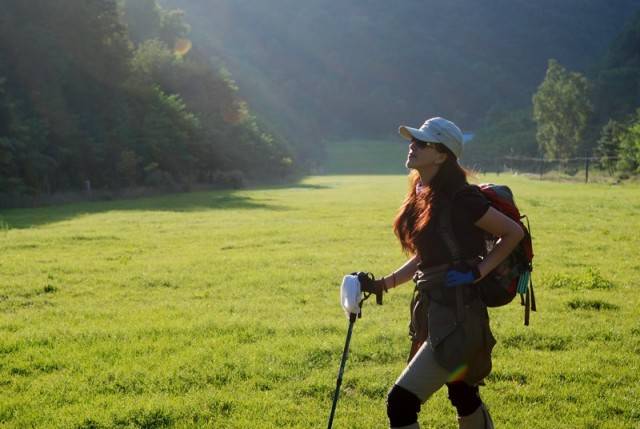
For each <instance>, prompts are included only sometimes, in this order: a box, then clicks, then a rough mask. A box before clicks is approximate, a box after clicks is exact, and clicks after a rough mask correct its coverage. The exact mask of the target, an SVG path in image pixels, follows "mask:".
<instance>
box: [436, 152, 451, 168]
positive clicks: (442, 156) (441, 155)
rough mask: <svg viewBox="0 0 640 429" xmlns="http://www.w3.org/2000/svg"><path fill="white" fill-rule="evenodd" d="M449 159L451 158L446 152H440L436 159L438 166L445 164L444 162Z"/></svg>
mask: <svg viewBox="0 0 640 429" xmlns="http://www.w3.org/2000/svg"><path fill="white" fill-rule="evenodd" d="M448 157H449V154H447V153H446V152H438V155H437V157H436V159H435V161H436V164H438V165H441V164H444V162H445V161H446V160H447V158H448Z"/></svg>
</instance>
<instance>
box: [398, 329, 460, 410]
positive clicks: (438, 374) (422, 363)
mask: <svg viewBox="0 0 640 429" xmlns="http://www.w3.org/2000/svg"><path fill="white" fill-rule="evenodd" d="M449 375H450V374H449V371H447V370H446V369H444V368H443V367H441V366H440V365H438V363H437V362H436V360H435V357H434V356H433V350H431V348H430V347H429V345H428V344H427V343H426V342H425V343H424V344H423V345H422V347H420V349H419V350H418V352H417V353H416V355H415V356H414V357H413V359H411V362H409V365H407V367H406V368H405V369H404V371H402V374H400V377H398V379H397V380H396V383H395V384H397V385H399V386H401V387H403V388H405V389H407V390H408V391H410V392H411V393H413V394H414V395H416V396H417V397H418V399H420V402H422V403H424V402H425V401H426V400H427V399H429V397H430V396H431V395H433V394H434V393H435V392H436V391H437V390H438V389H440V388H441V387H442V386H444V385H445V383H446V382H447V381H448V378H449Z"/></svg>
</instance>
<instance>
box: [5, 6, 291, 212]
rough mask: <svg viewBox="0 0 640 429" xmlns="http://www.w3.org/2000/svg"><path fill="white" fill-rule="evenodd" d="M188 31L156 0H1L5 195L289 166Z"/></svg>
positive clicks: (166, 182)
mask: <svg viewBox="0 0 640 429" xmlns="http://www.w3.org/2000/svg"><path fill="white" fill-rule="evenodd" d="M188 32H189V26H188V24H186V22H185V21H184V19H183V14H182V12H180V11H177V10H173V11H167V10H164V9H162V8H160V7H159V6H158V5H157V4H156V1H155V0H145V1H137V0H136V1H127V2H119V3H117V2H116V0H87V1H80V0H61V1H56V2H49V1H44V0H34V1H32V2H28V3H25V2H20V1H17V0H12V1H8V2H5V4H4V5H3V13H2V16H0V203H2V199H3V196H4V197H8V196H9V195H10V194H13V195H17V194H32V195H37V194H41V193H54V192H58V191H65V190H85V189H86V190H89V189H114V188H119V187H130V186H136V185H141V184H147V185H157V186H171V187H173V186H176V185H180V186H182V187H184V186H185V185H188V184H191V183H194V182H207V181H209V182H210V181H211V180H210V178H211V177H212V175H213V172H226V171H230V170H240V171H242V172H243V174H246V176H247V177H250V178H264V177H282V176H285V175H287V174H289V173H290V172H291V170H292V168H293V165H292V164H293V161H292V158H291V156H290V155H289V150H288V149H287V148H286V147H285V146H284V145H283V144H282V142H281V141H280V140H276V139H275V138H274V137H272V136H271V135H269V134H268V133H266V132H265V131H264V130H263V129H261V128H260V127H259V126H258V125H257V122H256V120H255V119H254V118H253V117H252V116H251V115H250V114H249V112H248V110H247V108H246V106H245V105H244V104H243V103H242V102H241V101H240V100H239V99H238V96H237V94H236V91H237V88H236V87H235V86H234V85H233V84H232V82H231V81H230V80H229V79H228V78H227V77H225V76H223V75H221V74H220V73H219V72H217V71H216V70H215V69H214V68H213V67H212V66H211V65H210V64H209V62H208V59H206V58H205V57H204V56H203V55H202V54H201V53H199V52H198V51H197V50H195V49H191V51H189V47H190V45H189V44H188V42H187V41H185V38H186V37H187V35H188ZM180 41H182V42H183V44H182V47H181V48H180V49H178V48H176V50H174V46H178V45H176V43H179V42H180ZM239 148H240V150H239ZM252 151H253V152H260V153H261V157H260V161H261V162H260V163H256V162H255V157H254V155H253V153H252ZM270 164H271V165H270ZM0 205H1V204H0Z"/></svg>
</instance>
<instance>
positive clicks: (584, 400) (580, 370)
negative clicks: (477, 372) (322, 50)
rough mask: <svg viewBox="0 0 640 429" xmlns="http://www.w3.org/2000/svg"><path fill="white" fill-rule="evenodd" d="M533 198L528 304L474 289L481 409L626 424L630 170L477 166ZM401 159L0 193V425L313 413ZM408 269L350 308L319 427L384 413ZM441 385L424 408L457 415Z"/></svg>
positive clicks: (269, 418)
mask: <svg viewBox="0 0 640 429" xmlns="http://www.w3.org/2000/svg"><path fill="white" fill-rule="evenodd" d="M479 179H480V180H481V181H499V182H501V183H506V184H508V185H510V186H511V187H512V189H513V190H514V192H515V194H516V195H517V197H518V203H519V205H520V206H521V209H522V210H523V211H524V212H525V213H527V214H528V215H529V217H530V220H531V226H532V232H533V237H534V246H535V250H536V253H537V254H536V259H535V272H534V282H535V284H536V287H537V289H536V291H537V298H538V305H539V310H538V312H537V313H534V314H533V315H532V321H531V326H529V327H524V326H523V324H522V309H521V307H520V306H519V305H518V304H516V303H514V304H512V305H510V306H508V307H505V308H499V309H495V310H492V311H491V316H492V326H493V329H494V334H495V336H496V338H497V339H498V345H497V346H496V348H495V354H494V371H493V373H492V374H491V376H490V377H489V378H488V380H487V386H486V387H484V388H483V390H482V394H483V397H484V398H485V400H486V402H487V403H488V405H489V407H490V408H491V410H492V414H493V417H494V421H495V422H496V425H497V427H498V428H521V429H528V428H612V429H613V428H616V429H618V428H639V427H640V375H639V374H640V373H639V371H640V368H639V366H640V365H639V364H640V319H639V317H638V313H639V310H640V293H639V292H638V288H639V287H640V263H639V258H638V256H639V254H640V233H639V231H640V216H639V214H640V186H638V185H619V186H610V185H596V184H590V185H581V184H566V183H552V182H539V181H533V180H528V179H525V178H522V177H514V176H507V175H501V176H500V177H499V178H496V177H492V176H487V177H481V178H479ZM405 190H406V178H405V177H403V176H400V175H388V176H382V175H380V176H319V177H312V178H308V179H307V180H305V181H303V182H302V183H300V184H298V185H296V186H292V187H282V188H269V189H254V190H243V191H217V192H201V193H191V194H180V195H172V196H166V197H161V198H147V199H140V200H135V201H116V202H100V203H91V204H73V205H65V206H58V207H50V208H42V209H30V210H9V211H3V212H0V427H2V428H25V427H41V428H86V429H88V428H112V427H113V428H160V427H176V428H183V427H210V428H274V429H275V428H287V427H288V428H311V427H326V421H327V417H328V414H329V410H330V406H331V400H332V394H333V389H334V387H335V379H336V374H337V369H338V365H339V362H340V355H341V352H342V347H343V344H344V338H345V334H346V328H347V321H346V318H345V317H344V314H343V313H342V310H341V308H340V306H339V303H338V292H339V284H340V281H341V278H342V276H343V275H344V274H345V273H349V272H351V271H354V270H367V271H372V272H374V273H375V274H376V275H381V274H386V273H388V272H389V271H390V270H391V269H393V268H395V267H397V266H398V265H399V264H401V263H402V262H403V260H404V256H403V255H402V253H401V252H400V249H399V246H398V244H397V242H396V240H395V238H394V236H393V234H392V231H391V221H392V218H393V216H394V214H395V211H396V208H397V206H398V205H399V203H400V202H401V200H402V198H403V195H404V192H405ZM411 291H412V285H410V284H407V285H404V286H402V287H400V288H399V289H396V290H393V291H392V292H390V293H389V294H387V295H386V296H385V299H386V302H385V305H383V306H381V307H379V306H375V305H374V304H373V303H367V304H366V306H365V308H364V317H363V318H362V319H361V320H360V321H358V323H356V326H355V329H354V334H353V339H352V342H351V350H352V352H351V355H350V357H349V361H348V363H347V368H346V371H345V378H344V382H343V391H342V394H341V398H340V402H339V403H338V409H337V416H336V421H335V424H334V427H336V428H347V427H348V428H363V429H364V428H367V429H370V428H383V427H386V415H385V407H384V400H385V394H386V392H387V390H388V388H389V387H390V386H391V385H392V384H393V382H394V380H395V378H396V377H397V375H398V374H399V373H400V371H401V370H402V368H403V366H404V361H405V357H406V354H407V351H408V347H409V343H408V339H407V336H406V331H407V322H408V300H409V298H410V294H411ZM454 414H455V413H454V411H453V409H452V408H451V406H450V405H449V403H448V400H447V399H446V392H445V391H441V392H438V393H437V394H436V395H435V396H434V397H433V398H432V399H431V400H430V401H429V402H428V403H427V404H426V405H425V406H424V407H423V411H422V413H421V415H420V422H421V424H422V425H423V427H430V428H455V427H457V426H456V423H455V417H454Z"/></svg>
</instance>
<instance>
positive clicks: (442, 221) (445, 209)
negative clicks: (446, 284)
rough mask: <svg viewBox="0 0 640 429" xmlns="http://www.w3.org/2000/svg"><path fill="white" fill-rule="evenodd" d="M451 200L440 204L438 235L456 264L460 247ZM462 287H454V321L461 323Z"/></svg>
mask: <svg viewBox="0 0 640 429" xmlns="http://www.w3.org/2000/svg"><path fill="white" fill-rule="evenodd" d="M451 206H452V203H451V201H445V202H444V204H443V206H442V211H441V212H440V218H439V219H438V230H439V232H440V236H441V237H442V239H443V240H444V242H445V244H446V246H447V248H448V249H449V253H450V254H451V258H452V259H453V264H454V265H458V264H459V263H460V262H462V259H461V257H460V247H459V246H458V243H457V241H456V238H455V235H454V233H453V225H452V222H451ZM463 292H464V291H463V289H462V287H461V286H458V287H456V322H457V323H462V322H463V321H464V295H463Z"/></svg>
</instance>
